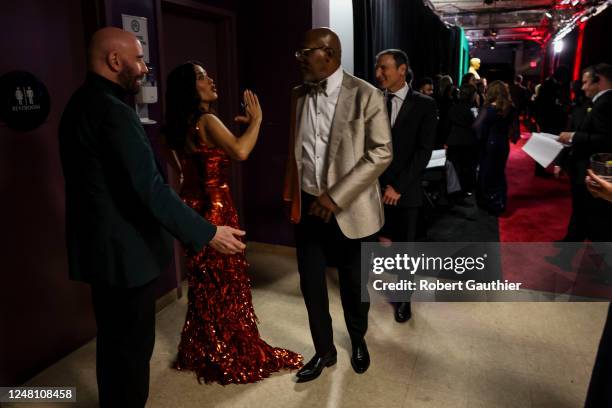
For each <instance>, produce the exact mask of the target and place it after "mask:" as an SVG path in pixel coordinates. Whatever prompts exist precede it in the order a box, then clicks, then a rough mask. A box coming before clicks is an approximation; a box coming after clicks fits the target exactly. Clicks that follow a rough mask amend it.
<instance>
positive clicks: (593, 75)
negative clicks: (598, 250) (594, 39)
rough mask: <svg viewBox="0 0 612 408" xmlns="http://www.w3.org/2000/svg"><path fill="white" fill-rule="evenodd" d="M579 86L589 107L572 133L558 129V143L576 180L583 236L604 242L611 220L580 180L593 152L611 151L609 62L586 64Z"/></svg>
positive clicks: (610, 78)
mask: <svg viewBox="0 0 612 408" xmlns="http://www.w3.org/2000/svg"><path fill="white" fill-rule="evenodd" d="M582 89H583V90H584V92H585V94H586V96H587V97H588V98H592V106H591V108H590V109H587V114H586V116H585V118H584V120H583V121H582V123H581V124H580V126H579V127H578V130H577V131H575V132H562V133H561V134H560V135H559V142H561V143H565V144H570V145H571V147H570V152H569V171H570V175H572V179H573V180H580V182H579V183H580V184H579V186H577V188H580V189H581V190H582V194H580V196H581V197H582V199H583V200H584V202H583V203H581V204H579V205H580V208H581V212H582V214H584V216H585V221H584V222H585V226H586V235H587V237H586V238H588V239H590V240H591V241H606V237H607V236H608V234H609V231H610V228H612V222H607V220H609V219H610V215H609V214H606V207H607V206H605V205H603V204H604V203H603V202H602V201H601V200H596V199H594V198H593V197H592V196H591V195H590V194H588V193H587V190H586V186H585V185H584V184H583V183H582V182H581V180H584V178H585V176H586V170H587V168H588V167H589V160H590V157H591V156H592V155H593V154H595V153H608V152H612V92H610V91H611V90H612V65H609V64H598V65H594V66H591V67H588V68H587V69H585V70H584V72H583V74H582Z"/></svg>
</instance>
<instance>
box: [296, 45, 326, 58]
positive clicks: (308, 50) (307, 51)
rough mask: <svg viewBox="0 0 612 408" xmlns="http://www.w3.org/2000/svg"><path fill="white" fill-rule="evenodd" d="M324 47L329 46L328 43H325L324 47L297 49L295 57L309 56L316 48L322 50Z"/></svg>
mask: <svg viewBox="0 0 612 408" xmlns="http://www.w3.org/2000/svg"><path fill="white" fill-rule="evenodd" d="M323 48H327V45H324V46H322V47H315V48H302V49H301V50H297V51H296V52H295V58H304V57H308V56H309V55H310V53H311V52H313V51H316V50H322V49H323Z"/></svg>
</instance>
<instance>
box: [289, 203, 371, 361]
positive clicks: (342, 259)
mask: <svg viewBox="0 0 612 408" xmlns="http://www.w3.org/2000/svg"><path fill="white" fill-rule="evenodd" d="M315 199H316V197H314V196H312V195H310V194H306V193H304V192H302V215H301V220H300V222H299V223H298V224H297V225H296V226H295V241H296V242H295V243H296V249H297V263H298V271H299V273H300V288H301V290H302V295H303V297H304V302H305V304H306V310H307V311H308V322H309V325H310V333H311V335H312V340H313V342H314V346H315V350H316V353H317V355H319V356H323V355H325V354H326V353H327V352H329V351H330V350H331V349H332V348H333V347H334V337H333V330H332V319H331V316H330V314H329V298H328V294H327V281H326V276H325V268H326V267H327V266H328V265H334V266H337V268H338V277H339V283H340V297H341V299H342V308H343V310H344V320H345V322H346V327H347V329H348V332H349V336H350V338H351V341H352V342H353V344H355V343H356V342H359V341H361V339H363V337H364V336H365V334H366V331H367V329H368V311H369V309H370V303H369V302H362V301H361V282H360V281H361V268H360V264H361V242H364V241H368V240H372V237H366V238H363V239H349V238H347V237H346V236H344V234H343V233H342V231H341V230H340V227H339V226H338V223H337V222H336V219H335V218H334V217H332V219H331V220H330V221H329V222H328V223H326V222H324V221H323V220H322V219H321V218H319V217H315V216H312V215H308V209H309V208H310V205H311V204H312V202H313V201H314V200H315ZM368 300H369V299H368Z"/></svg>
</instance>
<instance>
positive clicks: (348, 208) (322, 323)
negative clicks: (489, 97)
mask: <svg viewBox="0 0 612 408" xmlns="http://www.w3.org/2000/svg"><path fill="white" fill-rule="evenodd" d="M295 56H296V59H297V61H298V63H299V65H300V69H301V72H302V76H303V79H304V84H302V85H300V86H298V87H296V88H295V89H294V90H293V95H292V115H291V133H290V135H291V136H290V147H289V158H288V162H287V173H286V177H285V186H284V191H283V198H284V200H285V201H286V202H287V203H288V204H289V207H290V218H291V221H292V222H293V223H294V224H295V240H296V248H297V261H298V271H299V273H300V287H301V290H302V295H303V296H304V301H305V303H306V309H307V311H308V320H309V323H310V332H311V334H312V338H313V342H314V346H315V351H316V354H315V356H314V357H313V358H312V359H311V360H310V361H309V362H308V363H307V364H306V365H305V366H304V367H303V368H302V369H301V370H300V371H298V373H297V378H298V381H300V382H304V381H310V380H314V379H315V378H317V377H318V376H319V375H320V374H321V372H322V371H323V369H324V368H325V367H329V366H331V365H334V364H335V363H336V359H337V356H336V348H335V346H334V341H333V331H332V321H331V316H330V314H329V301H328V296H327V284H326V278H325V268H326V266H327V265H329V264H333V265H335V266H337V267H338V275H339V282H340V296H341V299H342V307H343V309H344V319H345V321H346V325H347V328H348V332H349V336H350V338H351V343H352V349H353V350H352V357H351V364H352V366H353V369H354V370H355V372H357V373H363V372H365V371H366V370H367V369H368V367H369V364H370V356H369V353H368V349H367V347H366V343H365V339H364V337H365V334H366V331H367V326H368V310H369V303H367V302H362V301H361V285H360V250H361V242H363V241H368V240H372V236H373V235H374V234H376V233H377V232H378V230H379V229H380V228H381V226H382V225H383V222H384V217H383V209H382V202H381V194H380V187H379V185H378V177H379V176H380V175H381V174H382V172H383V171H384V170H385V168H386V167H387V166H388V165H389V163H390V162H391V159H392V153H391V150H392V149H391V131H390V128H389V121H388V119H387V115H386V111H385V105H384V100H383V95H382V92H381V91H379V90H377V89H376V88H374V87H373V86H371V85H370V84H368V83H366V82H365V81H362V80H360V79H358V78H355V77H354V76H352V75H350V74H348V73H346V72H344V71H343V70H342V67H341V65H340V56H341V46H340V40H339V39H338V36H337V35H336V33H334V32H333V31H331V30H330V29H328V28H315V29H312V30H310V31H308V32H306V34H305V36H304V39H303V42H302V48H301V49H300V50H298V51H297V52H296V54H295ZM366 296H367V294H366Z"/></svg>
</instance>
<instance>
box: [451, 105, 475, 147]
mask: <svg viewBox="0 0 612 408" xmlns="http://www.w3.org/2000/svg"><path fill="white" fill-rule="evenodd" d="M471 107H472V105H471V104H469V103H467V102H459V103H457V104H455V105H453V107H452V108H451V109H450V111H449V113H448V120H449V123H450V132H449V134H448V138H447V139H446V144H447V145H448V146H474V145H476V134H475V133H474V129H473V127H472V126H473V125H474V121H475V120H476V118H475V117H474V114H473V113H472V110H471Z"/></svg>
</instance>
